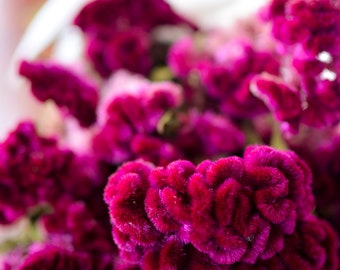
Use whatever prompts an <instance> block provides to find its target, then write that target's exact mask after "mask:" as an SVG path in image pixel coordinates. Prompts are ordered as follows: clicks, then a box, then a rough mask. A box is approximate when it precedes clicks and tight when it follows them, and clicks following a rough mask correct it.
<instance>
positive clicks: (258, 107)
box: [168, 36, 279, 118]
mask: <svg viewBox="0 0 340 270" xmlns="http://www.w3.org/2000/svg"><path fill="white" fill-rule="evenodd" d="M208 37H209V36H207V37H206V38H205V39H206V40H208ZM205 43H208V42H207V41H205ZM205 43H204V41H203V44H204V45H206V46H207V47H208V45H209V44H205ZM195 46H198V45H196V44H194V41H193V40H190V39H188V38H186V39H184V40H181V41H179V43H175V44H174V45H173V47H172V48H171V49H170V53H169V59H168V62H169V65H170V68H172V69H173V71H174V73H175V74H176V75H178V76H180V77H188V75H190V73H197V74H198V76H199V78H200V81H201V84H202V87H203V88H204V91H205V93H206V99H208V100H211V101H212V102H213V104H214V107H215V108H216V107H217V108H218V109H219V110H220V111H221V112H223V113H224V114H227V115H230V116H233V117H236V118H245V117H253V116H256V115H258V114H261V113H264V112H266V108H265V106H264V104H263V103H262V102H261V101H260V100H259V99H257V98H256V97H254V96H253V95H252V94H251V92H250V89H249V88H250V81H251V79H252V77H253V76H254V75H256V74H259V73H261V72H264V71H266V72H268V73H271V74H277V73H278V71H279V65H278V62H277V60H276V59H275V56H274V54H272V53H270V52H267V51H260V50H257V49H255V48H254V47H253V46H252V45H251V43H250V42H248V41H245V40H230V41H228V42H224V43H222V44H219V45H218V46H216V45H215V47H216V48H215V50H212V49H211V48H206V49H205V50H202V51H201V52H197V48H195ZM201 46H202V45H201ZM190 47H191V48H190ZM202 47H203V46H202ZM236 48H237V49H236ZM228 51H230V52H235V53H231V54H226V53H225V52H228ZM222 52H224V53H222ZM226 55H227V56H226Z"/></svg>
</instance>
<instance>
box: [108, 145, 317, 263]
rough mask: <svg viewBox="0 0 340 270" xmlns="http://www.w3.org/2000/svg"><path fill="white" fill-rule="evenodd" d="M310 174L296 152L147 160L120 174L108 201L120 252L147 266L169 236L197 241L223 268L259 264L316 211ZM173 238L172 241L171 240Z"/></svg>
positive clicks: (258, 150)
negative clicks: (194, 160) (156, 162)
mask: <svg viewBox="0 0 340 270" xmlns="http://www.w3.org/2000/svg"><path fill="white" fill-rule="evenodd" d="M310 184H311V173H310V171H309V169H308V167H307V166H306V164H305V163H304V162H303V161H302V160H300V159H299V158H298V157H297V156H296V155H295V154H294V153H292V152H280V151H277V150H274V149H272V148H270V147H266V146H257V147H255V146H254V147H248V148H247V150H246V152H245V157H244V159H241V158H238V157H229V158H223V159H220V160H217V161H215V162H212V161H209V160H206V161H203V162H202V163H200V164H199V165H198V166H197V167H196V166H195V165H193V164H192V163H191V162H189V161H184V160H179V161H174V162H172V163H170V164H169V165H168V166H166V167H165V168H162V167H158V168H154V166H153V165H152V164H149V163H145V162H142V161H135V162H130V163H126V164H125V165H123V166H122V167H121V168H119V169H118V171H117V172H116V173H115V174H113V175H112V176H111V177H110V179H109V182H108V185H107V186H106V189H105V193H104V199H105V201H106V203H107V204H108V206H109V213H110V217H111V222H112V225H113V229H112V232H113V238H114V240H115V242H116V243H117V245H118V248H119V249H120V254H121V257H122V258H123V259H125V260H127V261H130V262H135V263H137V264H140V265H142V264H143V262H144V260H146V259H147V257H146V254H149V253H150V252H151V253H153V252H161V251H160V250H162V249H163V248H165V247H163V245H166V243H167V242H168V241H172V240H174V239H178V241H180V242H182V243H185V244H191V245H192V246H193V247H194V248H195V249H196V250H197V252H201V253H203V254H205V256H208V258H210V260H211V261H213V262H214V263H215V264H217V265H230V264H234V263H237V262H247V263H255V262H256V261H257V260H258V259H268V258H271V257H272V256H274V255H275V254H276V253H277V252H280V251H281V250H282V249H283V248H284V238H285V236H286V235H290V234H292V233H293V232H294V230H295V224H296V222H297V221H299V220H304V219H305V218H307V217H308V216H309V215H310V212H311V210H312V208H313V196H312V194H311V187H310ZM171 239H172V240H171Z"/></svg>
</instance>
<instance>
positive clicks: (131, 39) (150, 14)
mask: <svg viewBox="0 0 340 270" xmlns="http://www.w3.org/2000/svg"><path fill="white" fill-rule="evenodd" d="M74 23H75V24H76V25H77V26H79V27H80V29H81V30H82V31H83V32H84V34H85V36H86V37H87V45H86V46H87V56H88V58H89V60H90V61H91V62H92V64H93V66H94V68H95V70H96V71H97V72H98V73H99V74H100V75H101V76H103V77H108V76H109V75H110V74H111V73H113V72H115V71H117V70H118V69H121V68H123V69H127V70H129V71H131V72H136V73H140V74H143V75H149V73H150V70H151V68H152V62H153V59H152V52H151V48H152V44H153V43H154V37H153V35H152V32H153V30H155V29H156V27H158V26H162V25H186V26H187V27H189V28H192V29H195V26H194V25H193V24H192V23H190V22H189V21H187V20H186V19H184V18H182V17H180V16H179V15H177V14H176V13H175V12H174V11H172V9H171V8H170V6H169V5H168V4H167V3H166V2H165V1H163V0H156V1H155V0H141V1H138V2H136V1H121V0H118V1H117V0H96V1H92V2H90V3H89V4H87V5H86V6H84V8H83V9H82V10H81V11H80V13H79V14H78V15H77V17H76V18H75V20H74Z"/></svg>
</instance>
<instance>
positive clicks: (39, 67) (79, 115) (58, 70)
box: [19, 61, 98, 127]
mask: <svg viewBox="0 0 340 270" xmlns="http://www.w3.org/2000/svg"><path fill="white" fill-rule="evenodd" d="M19 73H20V75H22V76H24V77H26V78H27V79H28V80H29V81H30V82H31V90H32V94H33V95H34V96H35V97H36V98H37V99H38V100H39V101H43V102H45V101H47V100H53V101H54V102H55V103H56V105H57V106H58V107H61V108H62V109H65V110H66V112H67V113H69V114H71V115H72V116H74V117H75V118H76V119H77V120H78V122H79V124H80V125H81V126H83V127H89V126H91V125H92V124H94V122H95V121H96V107H97V103H98V93H97V90H96V88H95V87H94V86H93V85H92V84H90V83H89V82H86V81H85V80H83V79H82V78H80V77H79V76H78V75H76V74H74V73H73V72H72V71H71V70H68V69H66V68H64V67H62V66H59V65H52V64H48V63H39V62H38V63H29V62H26V61H23V62H22V63H21V65H20V69H19Z"/></svg>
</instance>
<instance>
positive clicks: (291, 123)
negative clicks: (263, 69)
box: [251, 74, 302, 133]
mask: <svg viewBox="0 0 340 270" xmlns="http://www.w3.org/2000/svg"><path fill="white" fill-rule="evenodd" d="M251 92H252V93H253V94H254V95H255V96H256V97H258V98H259V99H261V100H262V101H263V102H264V103H265V104H266V105H267V107H268V108H269V109H270V110H271V112H272V113H273V114H274V117H275V118H276V119H277V120H278V121H280V122H281V127H282V129H283V131H285V132H287V131H288V132H290V133H296V132H297V131H298V126H299V122H300V118H301V115H302V101H301V98H300V93H299V92H298V91H296V90H295V89H291V88H289V87H288V86H287V85H286V84H285V83H284V82H283V81H281V80H280V79H279V78H277V77H274V76H271V75H268V74H263V75H258V76H256V77H254V78H253V80H252V84H251Z"/></svg>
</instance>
